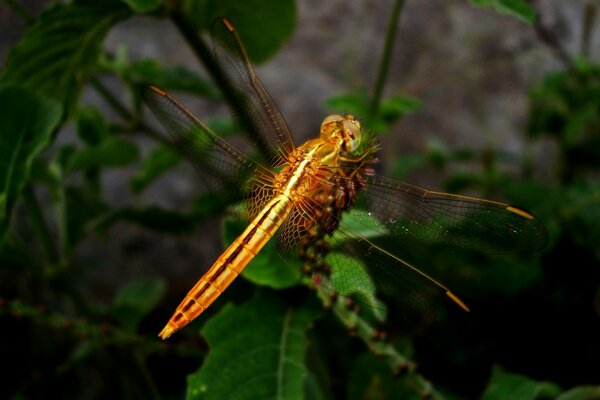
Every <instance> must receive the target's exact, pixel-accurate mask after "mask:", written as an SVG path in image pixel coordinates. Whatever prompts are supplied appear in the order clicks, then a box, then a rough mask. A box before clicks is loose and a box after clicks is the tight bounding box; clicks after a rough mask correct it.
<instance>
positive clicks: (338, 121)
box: [321, 114, 360, 153]
mask: <svg viewBox="0 0 600 400" xmlns="http://www.w3.org/2000/svg"><path fill="white" fill-rule="evenodd" d="M321 139H323V140H326V141H336V142H341V147H342V150H343V151H345V152H348V153H350V152H352V151H354V150H355V149H356V148H357V147H358V144H359V143H360V122H358V121H357V120H355V119H354V117H353V116H352V115H350V114H348V115H346V116H344V117H342V116H341V115H337V114H333V115H328V116H327V117H325V119H324V120H323V122H322V123H321Z"/></svg>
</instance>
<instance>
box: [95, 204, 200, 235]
mask: <svg viewBox="0 0 600 400" xmlns="http://www.w3.org/2000/svg"><path fill="white" fill-rule="evenodd" d="M117 221H128V222H131V223H134V224H137V225H140V226H142V227H144V228H146V229H151V230H153V231H156V232H160V233H172V234H182V233H189V232H191V231H192V230H193V229H194V228H195V227H196V220H195V219H194V218H193V217H190V216H189V215H187V214H182V213H179V212H176V211H171V210H166V209H164V208H161V207H157V206H150V207H146V208H141V209H137V208H131V207H125V208H121V209H117V210H115V211H112V212H110V213H107V214H105V215H103V216H102V217H101V218H100V219H98V220H97V221H95V228H96V229H98V230H104V229H107V228H108V227H110V226H111V225H112V224H114V223H115V222H117Z"/></svg>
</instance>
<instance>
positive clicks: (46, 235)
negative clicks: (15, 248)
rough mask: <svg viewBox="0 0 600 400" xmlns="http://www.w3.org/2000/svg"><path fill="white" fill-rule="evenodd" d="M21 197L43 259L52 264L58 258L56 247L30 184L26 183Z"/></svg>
mask: <svg viewBox="0 0 600 400" xmlns="http://www.w3.org/2000/svg"><path fill="white" fill-rule="evenodd" d="M23 197H24V200H25V206H26V207H27V211H29V217H30V218H31V225H32V227H33V231H34V234H35V235H36V237H37V239H38V242H39V245H40V248H41V250H42V253H43V255H44V257H45V259H46V260H48V261H49V262H50V264H54V263H56V261H57V260H58V255H57V254H56V249H55V248H54V242H53V240H52V234H51V233H50V229H48V224H47V223H46V220H45V218H44V214H43V213H42V209H41V208H40V203H39V201H38V199H37V197H36V195H35V192H34V190H33V187H32V186H31V185H27V186H26V187H25V190H24V191H23Z"/></svg>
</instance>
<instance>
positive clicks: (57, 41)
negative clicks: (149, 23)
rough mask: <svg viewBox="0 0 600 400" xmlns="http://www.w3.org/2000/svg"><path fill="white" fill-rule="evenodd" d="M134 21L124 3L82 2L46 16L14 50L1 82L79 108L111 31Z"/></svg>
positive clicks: (52, 10)
mask: <svg viewBox="0 0 600 400" xmlns="http://www.w3.org/2000/svg"><path fill="white" fill-rule="evenodd" d="M128 15H129V11H128V9H127V7H125V6H124V5H123V4H122V3H121V2H118V1H101V0H87V1H84V0H81V1H78V2H72V3H69V4H56V5H55V6H53V7H51V8H50V9H48V10H47V11H45V12H44V13H43V14H42V15H41V16H40V17H39V18H38V19H37V20H36V22H35V23H34V24H33V25H31V27H30V28H29V29H28V30H27V32H25V34H24V36H23V38H22V39H21V41H20V42H19V43H18V44H17V45H16V46H14V47H13V48H12V50H11V51H10V53H9V55H8V61H7V65H6V68H5V69H4V72H3V73H2V76H0V82H16V83H20V84H23V85H26V86H27V87H29V88H31V89H33V90H35V91H37V92H39V93H42V94H44V95H46V96H48V97H51V98H54V99H56V100H58V101H59V102H60V103H62V104H63V106H64V110H65V111H70V110H71V109H72V108H73V106H74V105H75V103H76V101H77V98H78V97H79V94H80V92H81V89H82V87H83V85H84V83H85V81H86V80H87V79H88V77H89V76H90V74H91V73H92V72H93V70H94V67H95V66H96V63H97V59H98V55H99V53H100V51H101V45H102V40H103V39H104V37H105V35H106V33H107V32H108V31H109V29H110V28H111V27H112V26H113V25H114V24H115V23H117V22H118V21H120V20H122V19H124V18H125V17H127V16H128Z"/></svg>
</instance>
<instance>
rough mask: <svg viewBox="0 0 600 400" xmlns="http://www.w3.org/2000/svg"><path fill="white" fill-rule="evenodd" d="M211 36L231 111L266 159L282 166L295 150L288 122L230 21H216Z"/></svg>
mask: <svg viewBox="0 0 600 400" xmlns="http://www.w3.org/2000/svg"><path fill="white" fill-rule="evenodd" d="M212 37H213V42H214V53H215V61H216V63H217V64H218V66H219V70H220V71H221V72H222V75H221V76H220V78H221V80H222V81H223V83H224V85H225V93H224V94H225V96H226V97H228V99H229V104H230V107H231V112H232V113H233V115H234V116H235V117H236V118H237V119H238V121H239V122H240V125H241V126H242V127H244V128H245V129H247V130H248V132H247V133H248V135H249V136H250V139H251V140H252V141H253V142H254V144H255V145H256V146H257V148H258V149H259V151H260V152H261V153H262V154H263V155H264V156H265V157H266V160H267V161H268V162H269V163H270V164H271V165H273V166H281V165H283V164H284V163H285V162H286V161H287V160H288V156H289V155H290V154H291V153H292V152H293V151H294V149H295V145H294V141H293V139H292V135H291V133H290V130H289V128H288V126H287V123H286V122H285V120H284V119H283V116H282V115H281V113H280V112H279V109H278V108H277V106H276V105H275V102H273V100H272V99H271V96H269V93H268V92H267V91H266V90H265V88H264V87H263V85H262V83H261V82H260V80H259V79H258V76H257V75H256V72H255V71H254V69H253V68H252V65H251V64H250V60H249V59H248V55H247V54H246V51H245V50H244V47H243V45H242V43H241V41H240V39H239V37H238V35H237V33H236V32H235V30H234V29H233V27H232V25H231V24H230V23H229V21H227V20H226V19H224V18H220V19H217V20H216V21H215V22H214V23H213V26H212Z"/></svg>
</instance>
